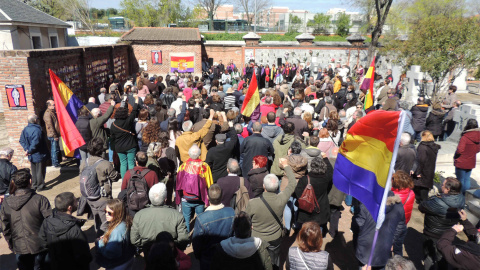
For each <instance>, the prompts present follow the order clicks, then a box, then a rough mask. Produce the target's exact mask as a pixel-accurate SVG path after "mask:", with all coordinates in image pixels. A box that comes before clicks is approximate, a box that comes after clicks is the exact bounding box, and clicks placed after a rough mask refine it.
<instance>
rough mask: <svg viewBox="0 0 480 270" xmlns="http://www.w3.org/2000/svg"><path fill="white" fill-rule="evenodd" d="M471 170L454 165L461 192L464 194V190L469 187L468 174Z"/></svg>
mask: <svg viewBox="0 0 480 270" xmlns="http://www.w3.org/2000/svg"><path fill="white" fill-rule="evenodd" d="M471 174H472V170H471V169H470V170H466V169H460V168H457V167H455V175H456V176H457V179H458V181H460V183H462V193H463V194H464V195H465V191H467V190H469V189H470V175H471Z"/></svg>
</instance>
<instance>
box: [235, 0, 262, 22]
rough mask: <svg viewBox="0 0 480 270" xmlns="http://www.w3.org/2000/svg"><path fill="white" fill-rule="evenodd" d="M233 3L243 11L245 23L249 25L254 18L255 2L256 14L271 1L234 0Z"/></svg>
mask: <svg viewBox="0 0 480 270" xmlns="http://www.w3.org/2000/svg"><path fill="white" fill-rule="evenodd" d="M233 2H234V4H235V5H237V6H239V9H240V10H241V11H243V12H244V13H245V16H246V19H247V24H248V25H249V26H250V25H252V23H253V20H254V18H255V4H256V5H257V7H256V12H257V14H258V13H260V12H262V11H263V10H265V9H266V8H268V7H269V5H270V3H271V1H269V0H234V1H233Z"/></svg>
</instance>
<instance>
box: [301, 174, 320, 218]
mask: <svg viewBox="0 0 480 270" xmlns="http://www.w3.org/2000/svg"><path fill="white" fill-rule="evenodd" d="M307 179H308V184H307V186H306V187H305V189H304V190H303V193H302V196H301V197H300V198H299V199H298V207H299V208H300V209H302V210H303V211H305V212H308V213H312V212H313V211H314V210H315V212H317V213H320V205H319V204H318V201H317V197H316V196H315V191H314V190H313V186H312V185H311V184H310V176H308V175H307Z"/></svg>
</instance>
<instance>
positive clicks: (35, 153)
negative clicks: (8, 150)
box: [19, 114, 49, 191]
mask: <svg viewBox="0 0 480 270" xmlns="http://www.w3.org/2000/svg"><path fill="white" fill-rule="evenodd" d="M19 142H20V145H21V146H22V147H23V150H25V152H27V156H28V160H29V161H30V164H31V170H32V187H33V189H34V190H38V191H41V190H43V188H44V187H45V173H46V172H47V159H48V158H49V155H48V148H47V143H46V142H45V139H44V137H43V134H42V127H40V125H38V116H36V115H34V114H32V115H30V116H28V125H27V126H26V127H25V128H24V129H23V131H22V134H21V135H20V141H19Z"/></svg>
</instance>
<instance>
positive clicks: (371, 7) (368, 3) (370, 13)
mask: <svg viewBox="0 0 480 270" xmlns="http://www.w3.org/2000/svg"><path fill="white" fill-rule="evenodd" d="M346 2H348V3H350V5H351V6H352V7H353V8H355V9H358V10H360V13H361V14H363V16H364V21H363V25H362V26H361V27H360V31H362V32H363V33H371V32H372V31H373V26H374V24H375V22H374V20H373V17H374V16H375V0H346Z"/></svg>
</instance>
